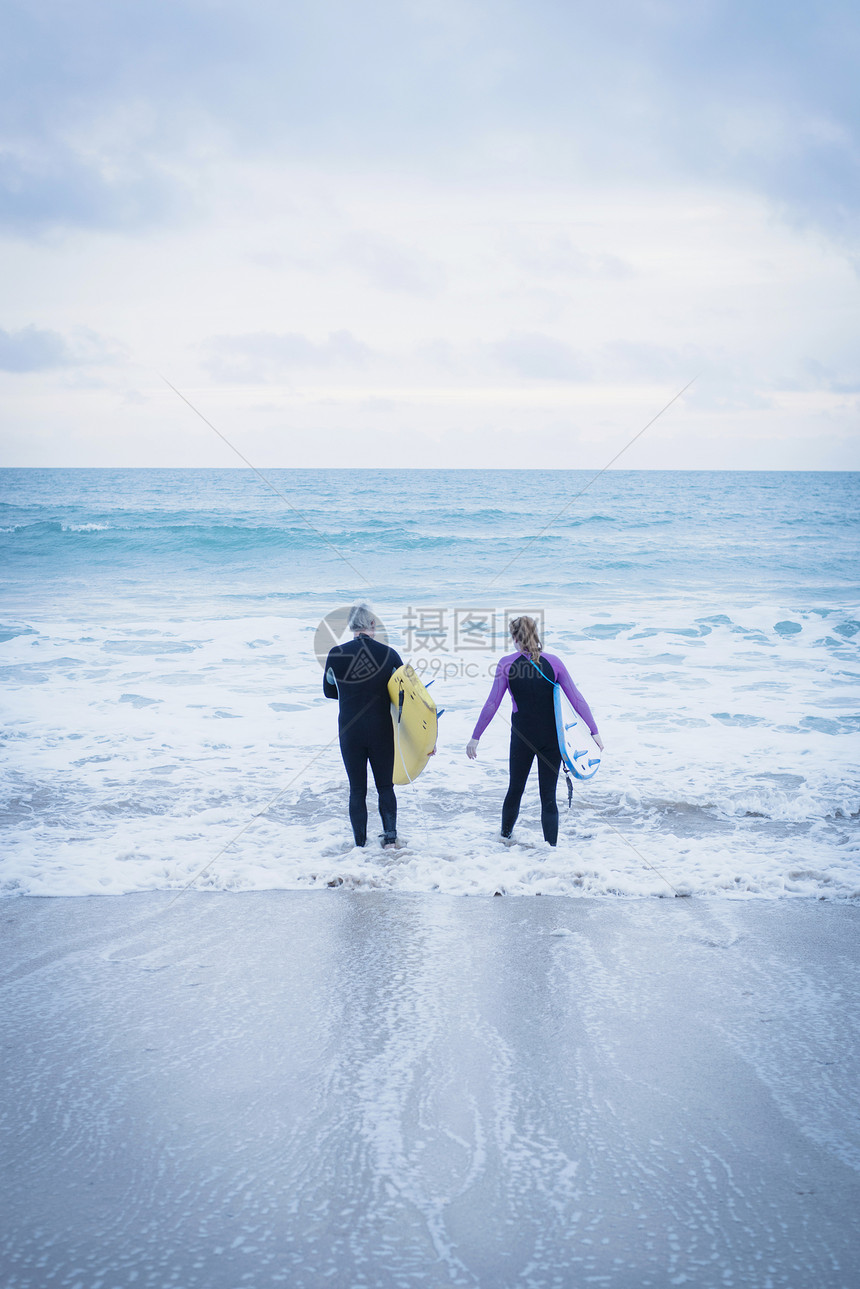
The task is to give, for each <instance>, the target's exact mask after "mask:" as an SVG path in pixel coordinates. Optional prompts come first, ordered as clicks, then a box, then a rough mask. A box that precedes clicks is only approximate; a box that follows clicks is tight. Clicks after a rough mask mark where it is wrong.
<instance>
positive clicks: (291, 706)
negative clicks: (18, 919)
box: [0, 470, 860, 898]
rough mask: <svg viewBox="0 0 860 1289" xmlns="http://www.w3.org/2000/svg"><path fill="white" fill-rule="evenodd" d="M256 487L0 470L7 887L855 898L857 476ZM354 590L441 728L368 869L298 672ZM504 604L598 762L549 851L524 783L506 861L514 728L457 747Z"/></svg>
mask: <svg viewBox="0 0 860 1289" xmlns="http://www.w3.org/2000/svg"><path fill="white" fill-rule="evenodd" d="M271 475H272V479H273V481H274V483H275V485H276V487H277V488H278V489H279V490H280V491H281V493H282V494H283V498H286V500H284V499H283V498H281V497H278V496H275V495H274V494H273V493H272V492H270V491H268V490H267V489H266V488H265V487H264V485H263V484H262V483H261V482H260V480H259V479H257V478H256V477H255V476H254V475H253V474H251V473H250V472H246V471H90V470H83V471H73V470H62V471H21V470H6V471H3V472H2V473H0V498H2V502H0V529H2V531H0V549H2V555H3V581H2V594H3V609H2V615H0V628H2V630H0V675H2V678H3V681H4V694H5V708H6V721H5V727H4V736H3V742H4V745H5V751H6V759H5V766H4V769H3V826H4V835H5V841H4V853H5V856H6V859H5V863H4V867H3V873H2V889H3V890H4V891H5V892H7V893H12V894H15V893H30V894H48V895H73V894H90V893H123V892H129V891H140V890H150V889H173V888H178V887H181V886H183V885H184V884H186V883H187V882H189V881H191V880H192V879H194V878H195V876H196V875H198V874H200V876H199V878H198V880H199V884H200V885H201V886H210V887H213V888H216V889H229V890H247V889H254V888H257V889H259V888H263V887H266V888H268V887H281V888H303V887H308V886H314V885H327V884H332V883H334V884H339V885H346V886H369V887H382V888H391V889H399V890H410V891H443V892H448V893H452V894H481V893H483V894H492V893H493V892H494V891H496V890H499V891H503V892H505V893H508V894H538V893H542V894H549V893H565V894H605V895H632V896H641V895H656V894H666V895H672V894H674V892H675V891H677V890H683V891H687V890H689V891H692V892H695V893H705V892H707V893H709V894H723V895H725V896H731V897H735V898H737V897H739V896H744V897H747V898H749V897H754V896H771V897H772V896H780V895H812V896H836V897H849V898H852V897H854V898H856V897H857V895H858V894H860V856H859V855H858V819H860V771H858V757H857V754H856V749H857V746H858V744H857V733H858V727H860V657H858V644H860V593H858V590H857V568H858V519H857V515H858V504H857V503H858V491H860V489H858V484H860V476H857V475H846V474H771V473H761V474H733V473H726V474H720V473H713V474H712V473H657V472H653V473H652V472H624V471H621V472H609V473H607V474H605V475H603V476H601V477H600V478H599V479H598V480H596V481H595V482H594V483H593V485H592V486H588V485H589V480H590V479H591V478H592V476H590V475H588V474H585V473H581V472H576V471H533V472H517V471H493V472H479V471H462V472H457V471H409V470H404V471H397V472H395V471H389V472H386V471H331V472H325V471H273V472H271ZM561 512H563V513H561ZM544 530H546V531H544ZM365 579H366V580H365ZM356 597H362V598H369V599H371V600H372V602H373V603H374V604H375V606H376V608H377V610H378V612H379V613H380V615H381V617H382V619H383V621H384V623H385V626H386V628H387V631H388V635H389V638H390V639H391V641H392V643H394V644H395V646H396V647H397V648H398V649H399V650H400V652H401V653H402V654H403V655H404V657H408V658H410V659H411V660H412V661H413V663H414V664H415V666H416V667H417V668H418V670H419V671H420V672H421V674H422V675H423V676H424V677H425V679H433V680H434V682H435V687H434V691H433V692H434V694H435V696H436V700H437V703H438V705H439V706H440V707H444V708H445V714H444V716H443V717H442V718H441V725H440V744H439V752H438V755H437V757H436V759H435V760H434V762H432V763H431V765H430V767H429V768H428V770H427V771H426V772H425V774H424V775H423V776H422V778H421V779H420V781H419V783H418V784H417V786H416V787H415V788H410V789H404V790H403V791H401V792H400V794H399V801H400V831H401V833H402V834H403V836H404V837H405V838H406V840H407V842H408V847H407V849H406V850H405V851H402V852H400V853H399V854H398V855H397V856H395V857H393V858H392V857H391V856H388V855H383V854H382V852H381V851H377V850H375V849H373V848H369V849H368V850H367V851H355V850H353V849H351V847H350V834H349V828H348V824H347V822H346V811H345V804H346V803H345V798H346V792H345V782H344V774H343V768H342V765H341V762H340V756H339V752H338V748H337V743H336V713H335V706H334V704H331V703H327V702H326V701H325V700H324V699H323V697H322V695H321V668H320V665H319V661H318V658H317V657H316V653H315V642H316V644H317V648H318V647H319V645H318V637H317V628H318V626H319V624H320V621H321V619H322V618H323V617H325V615H326V614H328V613H330V612H332V611H334V610H337V609H338V608H339V607H340V606H341V605H344V604H348V603H349V602H351V601H352V600H353V599H354V598H356ZM515 611H516V612H530V613H533V614H534V615H535V616H537V617H538V618H539V619H540V620H542V622H543V624H544V638H545V641H546V645H547V648H549V649H550V650H552V651H554V652H557V653H559V654H560V655H561V656H562V657H563V658H564V659H565V660H566V662H567V664H568V666H569V669H570V671H571V673H572V675H573V676H574V679H575V680H576V682H577V684H578V685H579V687H580V689H581V690H582V692H583V693H584V694H585V696H586V698H587V699H588V701H589V703H590V705H591V707H592V709H593V711H594V712H595V715H596V717H597V719H598V723H599V725H600V729H601V734H602V736H603V738H604V742H605V743H606V749H607V750H606V757H605V760H604V764H603V766H602V767H601V770H600V773H599V774H598V776H597V777H596V778H595V779H594V780H593V781H591V782H590V783H589V784H587V785H583V786H582V787H581V788H579V787H578V788H577V791H576V794H575V799H574V807H573V809H572V811H570V812H569V813H568V812H567V811H566V809H565V804H566V802H565V799H564V798H565V793H564V786H563V783H562V785H561V787H560V791H559V800H560V804H561V807H562V826H561V834H560V844H559V846H558V848H557V850H555V851H552V850H550V849H549V848H547V847H546V846H545V845H544V844H543V842H542V839H541V836H540V828H539V823H538V811H537V791H536V786H535V785H533V784H530V785H529V788H528V789H527V793H526V797H525V799H524V806H523V812H522V815H521V818H520V822H519V825H518V829H517V832H516V834H515V837H516V840H517V843H518V844H517V845H515V846H514V847H512V848H505V847H503V846H502V845H501V843H500V842H499V841H498V816H499V810H500V805H501V798H502V796H503V794H504V786H505V782H506V761H507V741H508V738H509V732H508V728H507V724H506V714H507V712H508V711H509V709H508V708H506V707H503V709H502V710H501V711H500V712H499V714H498V715H497V717H496V718H495V720H494V722H493V724H492V725H491V726H490V729H489V730H488V731H487V733H486V734H485V736H484V738H483V739H482V742H481V748H480V758H479V760H478V762H477V763H475V764H470V763H467V761H466V759H465V757H464V755H463V747H464V745H465V743H466V740H467V739H468V737H469V735H470V733H471V729H472V726H473V724H474V721H475V719H476V717H477V713H478V711H479V710H480V707H481V705H482V703H483V700H484V698H485V696H486V693H487V691H488V689H489V686H490V682H491V675H492V667H493V664H494V661H495V659H496V658H497V657H498V656H499V655H500V654H501V653H502V652H506V651H507V645H506V642H505V639H504V634H505V623H506V621H507V618H508V616H509V614H510V613H511V612H515ZM246 824H248V825H249V826H248V827H247V829H246V831H244V832H243V833H242V835H241V836H240V837H238V839H237V841H236V842H235V843H234V844H230V842H231V838H233V837H234V836H235V835H236V834H237V833H238V832H239V830H240V829H242V828H244V827H245V825H246ZM371 831H373V824H371ZM225 846H227V847H228V848H227V849H226V850H223V848H224V847H225ZM222 850H223V853H220V852H222ZM216 857H217V858H216ZM202 870H205V871H202Z"/></svg>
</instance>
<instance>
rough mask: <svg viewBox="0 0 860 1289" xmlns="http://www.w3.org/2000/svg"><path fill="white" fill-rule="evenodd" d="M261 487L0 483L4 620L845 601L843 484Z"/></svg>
mask: <svg viewBox="0 0 860 1289" xmlns="http://www.w3.org/2000/svg"><path fill="white" fill-rule="evenodd" d="M267 477H268V478H269V479H270V480H271V481H272V483H273V484H274V486H275V487H276V488H277V489H279V490H280V492H281V493H282V494H283V497H279V496H276V495H275V494H274V493H273V492H272V491H270V490H269V489H267V488H266V487H265V485H264V484H263V483H262V482H261V481H260V479H259V478H257V477H256V476H255V475H254V474H252V473H251V472H250V471H245V470H178V471H176V470H5V471H3V472H2V475H0V498H2V500H0V530H2V531H0V552H2V563H3V569H4V572H3V590H4V596H5V600H6V605H7V611H8V608H9V607H11V608H12V609H14V610H15V611H16V612H21V613H24V614H28V613H29V614H32V613H33V612H40V611H41V612H44V611H53V609H54V608H55V607H56V606H57V605H58V604H60V605H62V606H63V608H64V610H68V611H70V612H73V611H74V609H73V606H74V605H75V604H77V605H78V606H79V607H84V606H87V605H89V604H91V603H92V604H94V605H98V606H99V608H100V610H101V611H102V612H111V611H116V612H127V611H131V612H137V611H139V610H140V608H141V605H142V604H143V603H145V604H146V605H148V606H157V605H158V604H159V603H164V602H167V601H169V600H170V599H171V598H172V597H175V596H177V595H181V596H182V597H183V598H184V599H185V600H186V602H187V604H188V608H189V611H192V612H206V613H208V612H210V611H211V610H212V609H213V607H215V606H217V607H218V608H219V609H220V610H222V611H228V610H229V609H230V608H232V609H233V610H234V611H246V610H247V611H250V612H254V611H256V610H257V609H258V608H260V607H261V606H262V607H265V604H266V602H267V601H268V602H271V601H273V600H277V601H280V602H281V605H284V604H288V605H294V606H297V607H298V606H302V605H303V604H305V603H307V602H311V603H324V602H326V601H327V599H328V598H330V597H331V595H332V593H333V592H335V593H338V594H340V593H341V592H351V591H355V592H361V591H363V592H365V593H366V594H368V595H373V596H377V597H378V596H380V595H383V596H385V597H386V598H388V599H392V600H394V601H398V600H399V601H409V602H412V601H414V600H415V599H416V598H417V597H425V598H426V597H428V596H429V597H431V598H432V597H438V596H440V595H441V596H442V597H443V598H444V597H445V596H450V595H456V596H460V597H462V596H463V595H465V596H467V597H468V596H470V595H473V594H475V593H479V594H483V593H484V592H485V590H487V589H488V588H489V587H490V586H491V585H492V586H499V587H500V590H502V591H504V592H510V591H513V592H515V593H516V594H517V595H520V594H524V593H527V594H537V595H538V596H539V597H544V598H546V597H551V598H552V599H553V601H556V600H558V601H560V602H563V603H570V602H571V600H572V599H573V597H579V598H581V599H582V598H584V599H585V601H586V603H585V604H584V605H583V607H584V608H585V609H591V610H592V611H593V610H594V609H596V608H598V607H599V606H600V603H601V600H602V599H606V600H607V601H608V602H612V601H614V600H616V599H618V598H621V599H626V598H628V597H632V598H636V599H648V600H651V601H661V600H663V601H665V602H671V603H675V602H677V601H683V600H685V599H690V598H692V599H695V600H696V602H697V603H698V604H702V603H708V604H709V605H710V606H711V607H712V608H713V609H714V610H715V611H717V610H719V609H720V608H721V607H722V606H723V605H724V604H725V603H726V602H730V603H737V602H750V601H754V600H755V599H756V597H757V596H759V595H760V594H761V592H762V591H763V590H766V591H767V593H768V594H770V595H773V596H777V597H789V598H792V599H793V600H794V601H795V602H796V603H797V604H798V606H800V607H807V608H813V607H818V608H822V609H829V608H834V607H835V608H839V607H840V606H841V605H842V603H843V601H844V600H845V598H846V597H848V598H849V599H850V597H851V596H852V595H854V594H855V591H856V586H857V570H858V567H859V566H860V558H859V557H860V524H858V509H860V507H858V501H860V475H856V474H826V473H821V474H805V473H804V474H794V473H784V474H777V473H749V474H745V473H733V472H726V473H708V472H704V473H693V472H645V471H614V472H607V473H606V474H604V475H602V476H601V477H600V478H599V479H597V480H596V481H595V482H593V483H591V486H588V485H589V483H590V481H591V480H593V478H594V476H593V474H592V473H589V472H585V471H508V470H499V471H473V470H462V471H435V470H429V471H424V470H421V471H408V470H405V471H379V470H368V471H361V470H345V471H319V470H293V471H286V470H272V471H270V472H268V473H267ZM283 498H286V499H287V500H286V501H285V500H284V499H283ZM547 525H548V527H547ZM544 529H546V531H542V530H544ZM511 561H513V563H511ZM506 568H507V571H506V572H504V574H503V578H502V580H501V583H500V582H499V581H497V580H495V579H498V578H499V575H500V574H502V570H505V569H506ZM503 598H504V596H503Z"/></svg>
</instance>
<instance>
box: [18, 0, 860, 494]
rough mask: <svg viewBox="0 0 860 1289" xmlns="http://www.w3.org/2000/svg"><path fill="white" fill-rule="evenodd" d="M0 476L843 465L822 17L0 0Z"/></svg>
mask: <svg viewBox="0 0 860 1289" xmlns="http://www.w3.org/2000/svg"><path fill="white" fill-rule="evenodd" d="M0 12H2V32H0V98H2V103H3V128H2V144H0V180H2V194H0V281H2V286H1V287H0V399H1V400H2V418H3V451H2V463H3V464H7V465H64V466H70V465H163V466H171V465H193V466H224V465H234V464H237V460H236V458H235V457H234V456H232V455H231V453H230V451H229V449H228V448H227V447H226V446H225V445H224V444H223V443H222V442H221V441H220V440H219V439H218V438H217V437H216V436H215V435H214V434H213V433H212V431H211V430H210V429H208V428H207V427H206V426H205V425H204V424H203V422H202V421H201V420H199V419H198V418H197V417H195V415H194V414H193V413H192V412H191V411H190V410H189V408H188V407H187V406H186V405H185V404H184V403H183V402H182V401H181V400H180V399H179V398H178V397H177V396H176V394H175V393H173V392H172V391H171V390H170V389H168V388H167V386H166V385H165V384H164V383H163V381H162V379H161V377H162V376H163V377H166V378H167V379H168V380H169V381H171V382H172V383H173V384H174V385H175V386H176V387H177V388H178V389H179V390H181V391H182V393H183V394H185V395H186V397H187V398H188V399H190V400H191V401H192V403H193V404H194V405H195V406H196V407H197V408H199V410H200V412H202V413H203V414H204V415H205V416H206V417H208V418H209V419H210V420H211V421H212V422H213V423H214V424H215V425H216V426H217V427H218V428H219V429H220V430H221V431H222V432H223V433H224V434H225V435H226V436H227V437H228V438H229V439H231V440H232V441H233V442H234V443H235V444H236V446H237V447H239V448H240V449H241V451H242V452H244V453H245V454H246V456H248V457H249V458H250V459H251V460H252V461H253V462H254V464H256V465H259V466H321V465H344V466H359V465H370V466H379V465H391V466H396V465H417V466H432V465H439V466H456V465H464V466H485V465H486V466H492V465H498V466H524V467H527V466H538V467H552V466H558V467H566V468H567V467H571V468H575V467H580V466H587V467H601V466H603V465H605V464H606V462H607V461H608V460H609V459H610V458H611V457H612V456H613V455H614V454H615V453H616V452H617V451H619V450H620V449H621V448H622V447H623V446H624V444H625V443H626V442H627V441H628V440H629V439H631V438H632V437H633V435H634V434H636V432H637V431H638V430H639V429H641V428H642V426H643V425H644V424H645V423H646V422H647V421H648V420H649V419H650V418H651V417H652V416H653V415H654V414H655V413H656V412H658V411H659V410H660V408H661V407H663V406H664V404H666V403H667V402H668V401H669V400H670V399H671V398H672V397H673V396H674V395H675V394H677V392H678V391H679V390H680V389H681V388H682V386H684V385H686V384H687V382H688V381H690V380H691V379H692V378H693V377H696V378H697V379H696V383H695V384H694V386H693V387H692V388H691V389H690V390H689V391H688V392H687V393H686V394H685V395H684V396H683V398H682V399H680V400H678V401H677V402H676V403H675V404H674V405H673V406H672V407H671V408H670V409H669V410H668V411H667V412H666V413H665V415H664V416H662V417H661V418H660V420H659V421H658V422H657V423H656V424H655V425H654V426H653V427H652V428H651V429H650V430H649V431H648V432H647V433H646V434H645V435H643V436H642V438H641V439H640V440H639V441H638V442H637V443H636V444H635V445H634V446H633V447H632V448H631V449H630V451H629V452H628V453H627V454H626V455H625V456H624V457H623V459H622V461H621V462H619V465H621V464H623V465H625V466H628V467H630V468H637V467H639V468H641V467H661V468H667V467H682V468H697V467H701V468H744V467H748V468H754V469H761V468H773V469H780V468H786V469H793V468H803V469H858V468H860V435H858V408H860V344H858V341H860V326H858V297H860V223H858V209H860V179H858V175H860V167H858V151H860V149H858V122H860V75H858V72H857V68H858V65H860V20H858V16H857V14H858V10H857V5H856V0H818V2H816V3H812V2H811V0H809V2H807V3H797V2H796V0H759V2H757V0H603V3H601V4H597V3H596V2H595V0H588V2H587V3H584V2H580V0H362V3H360V4H359V3H356V0H343V2H341V3H338V2H337V0H299V2H296V0H243V3H241V4H240V3H238V0H75V2H74V3H69V0H20V2H17V0H13V2H10V0H2V3H0Z"/></svg>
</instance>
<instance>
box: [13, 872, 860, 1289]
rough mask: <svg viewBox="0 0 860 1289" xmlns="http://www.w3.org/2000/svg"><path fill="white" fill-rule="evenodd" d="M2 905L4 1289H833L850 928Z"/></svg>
mask: <svg viewBox="0 0 860 1289" xmlns="http://www.w3.org/2000/svg"><path fill="white" fill-rule="evenodd" d="M171 898H172V897H171V896H170V895H163V894H157V895H150V896H129V897H125V898H118V897H112V898H102V899H98V898H94V899H66V900H63V899H53V900H48V899H18V900H9V901H6V902H5V903H3V904H2V905H0V917H2V923H3V936H2V947H0V973H2V989H3V992H2V1071H3V1085H2V1086H3V1096H2V1126H3V1133H2V1142H3V1145H2V1152H3V1156H2V1173H0V1176H2V1182H0V1185H2V1191H3V1195H2V1199H3V1210H4V1219H3V1223H2V1231H0V1283H2V1285H3V1289H75V1287H77V1286H79V1287H80V1289H97V1287H98V1289H120V1287H123V1289H124V1287H125V1286H136V1287H137V1289H143V1287H144V1286H145V1287H146V1289H166V1287H167V1286H171V1287H178V1289H241V1287H243V1286H251V1289H257V1287H258V1286H267V1285H287V1286H291V1287H295V1289H310V1287H311V1286H313V1287H315V1286H337V1287H340V1286H343V1287H344V1289H347V1287H348V1289H354V1287H358V1286H367V1287H368V1289H371V1287H373V1286H380V1287H381V1289H387V1287H388V1286H398V1287H400V1286H402V1287H403V1289H406V1287H407V1286H409V1287H410V1289H412V1287H414V1286H416V1285H418V1286H420V1285H424V1286H428V1287H429V1289H436V1287H437V1286H448V1285H463V1286H475V1285H477V1286H481V1287H482V1289H499V1287H507V1286H511V1287H513V1286H517V1287H518V1289H519V1287H520V1286H536V1287H537V1286H539V1287H540V1289H544V1287H549V1286H559V1287H563V1289H566V1287H568V1286H573V1285H577V1286H578V1285H591V1284H593V1285H600V1286H604V1285H605V1286H610V1287H612V1289H614V1287H615V1286H624V1287H625V1289H627V1287H629V1289H641V1287H643V1286H655V1287H658V1289H663V1287H664V1286H669V1285H693V1286H700V1287H702V1289H705V1287H709V1286H714V1287H715V1289H716V1286H721V1287H722V1289H725V1286H743V1287H744V1289H772V1287H773V1289H775V1287H776V1286H791V1289H806V1287H812V1286H814V1287H815V1289H829V1287H831V1286H832V1287H839V1289H853V1287H854V1286H857V1285H860V1236H858V1219H857V1215H858V1213H860V1113H858V1093H857V1087H858V1078H857V1071H858V1056H860V1042H858V1030H860V1008H858V992H860V986H858V971H857V960H858V952H857V943H858V931H860V908H858V907H857V906H856V905H850V904H837V903H821V902H808V901H800V900H798V901H791V900H783V901H779V902H766V901H755V902H740V901H738V902H732V901H706V900H685V901H681V900H674V901H673V900H665V901H664V900H650V901H638V902H633V901H627V902H625V901H591V900H585V899H581V900H577V899H563V898H551V899H549V898H548V899H523V900H514V899H505V898H502V899H457V898H449V897H444V896H411V895H391V894H387V893H379V892H347V891H330V892H309V893H294V892H293V893H291V892H274V893H268V894H259V893H255V894H248V895H227V894H217V895H216V894H196V893H190V894H188V895H185V896H183V897H182V898H181V899H180V900H179V901H178V902H176V903H175V904H173V905H172V907H170V908H168V907H167V906H168V904H169V903H170V901H171Z"/></svg>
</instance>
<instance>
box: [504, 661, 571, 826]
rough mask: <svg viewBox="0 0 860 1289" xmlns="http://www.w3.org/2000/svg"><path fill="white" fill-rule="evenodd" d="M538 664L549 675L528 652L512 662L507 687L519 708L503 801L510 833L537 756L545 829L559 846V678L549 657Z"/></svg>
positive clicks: (512, 729) (513, 723)
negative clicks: (555, 693)
mask: <svg viewBox="0 0 860 1289" xmlns="http://www.w3.org/2000/svg"><path fill="white" fill-rule="evenodd" d="M538 666H539V667H540V669H541V671H542V672H543V676H545V677H546V680H544V679H543V677H541V676H539V675H538V672H537V667H536V666H535V664H534V663H533V662H531V661H530V659H529V658H528V657H526V656H524V655H523V656H521V657H519V658H517V659H516V661H515V662H513V663H511V666H510V669H509V670H508V688H509V689H510V691H511V697H512V698H513V700H514V703H515V705H516V709H515V711H514V713H513V715H512V716H511V756H510V781H509V784H508V792H507V796H506V797H505V800H504V802H503V803H502V836H503V837H510V835H511V833H512V832H513V827H514V824H515V823H516V821H517V815H518V814H519V813H520V801H521V800H522V796H523V792H524V790H525V786H526V780H527V779H528V777H529V773H530V771H531V768H532V762H533V761H534V759H535V757H537V762H538V787H539V788H540V822H541V828H542V829H543V835H544V838H545V840H546V841H548V842H549V844H550V846H554V845H555V844H556V842H557V841H558V806H557V804H556V799H555V792H556V784H557V783H558V771H559V768H560V766H561V752H560V751H559V748H558V734H557V732H556V724H555V708H554V706H553V684H554V682H555V677H554V675H553V670H552V667H551V665H550V663H549V662H548V661H547V659H546V658H544V657H541V660H540V662H539V664H538ZM547 681H549V684H547Z"/></svg>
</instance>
